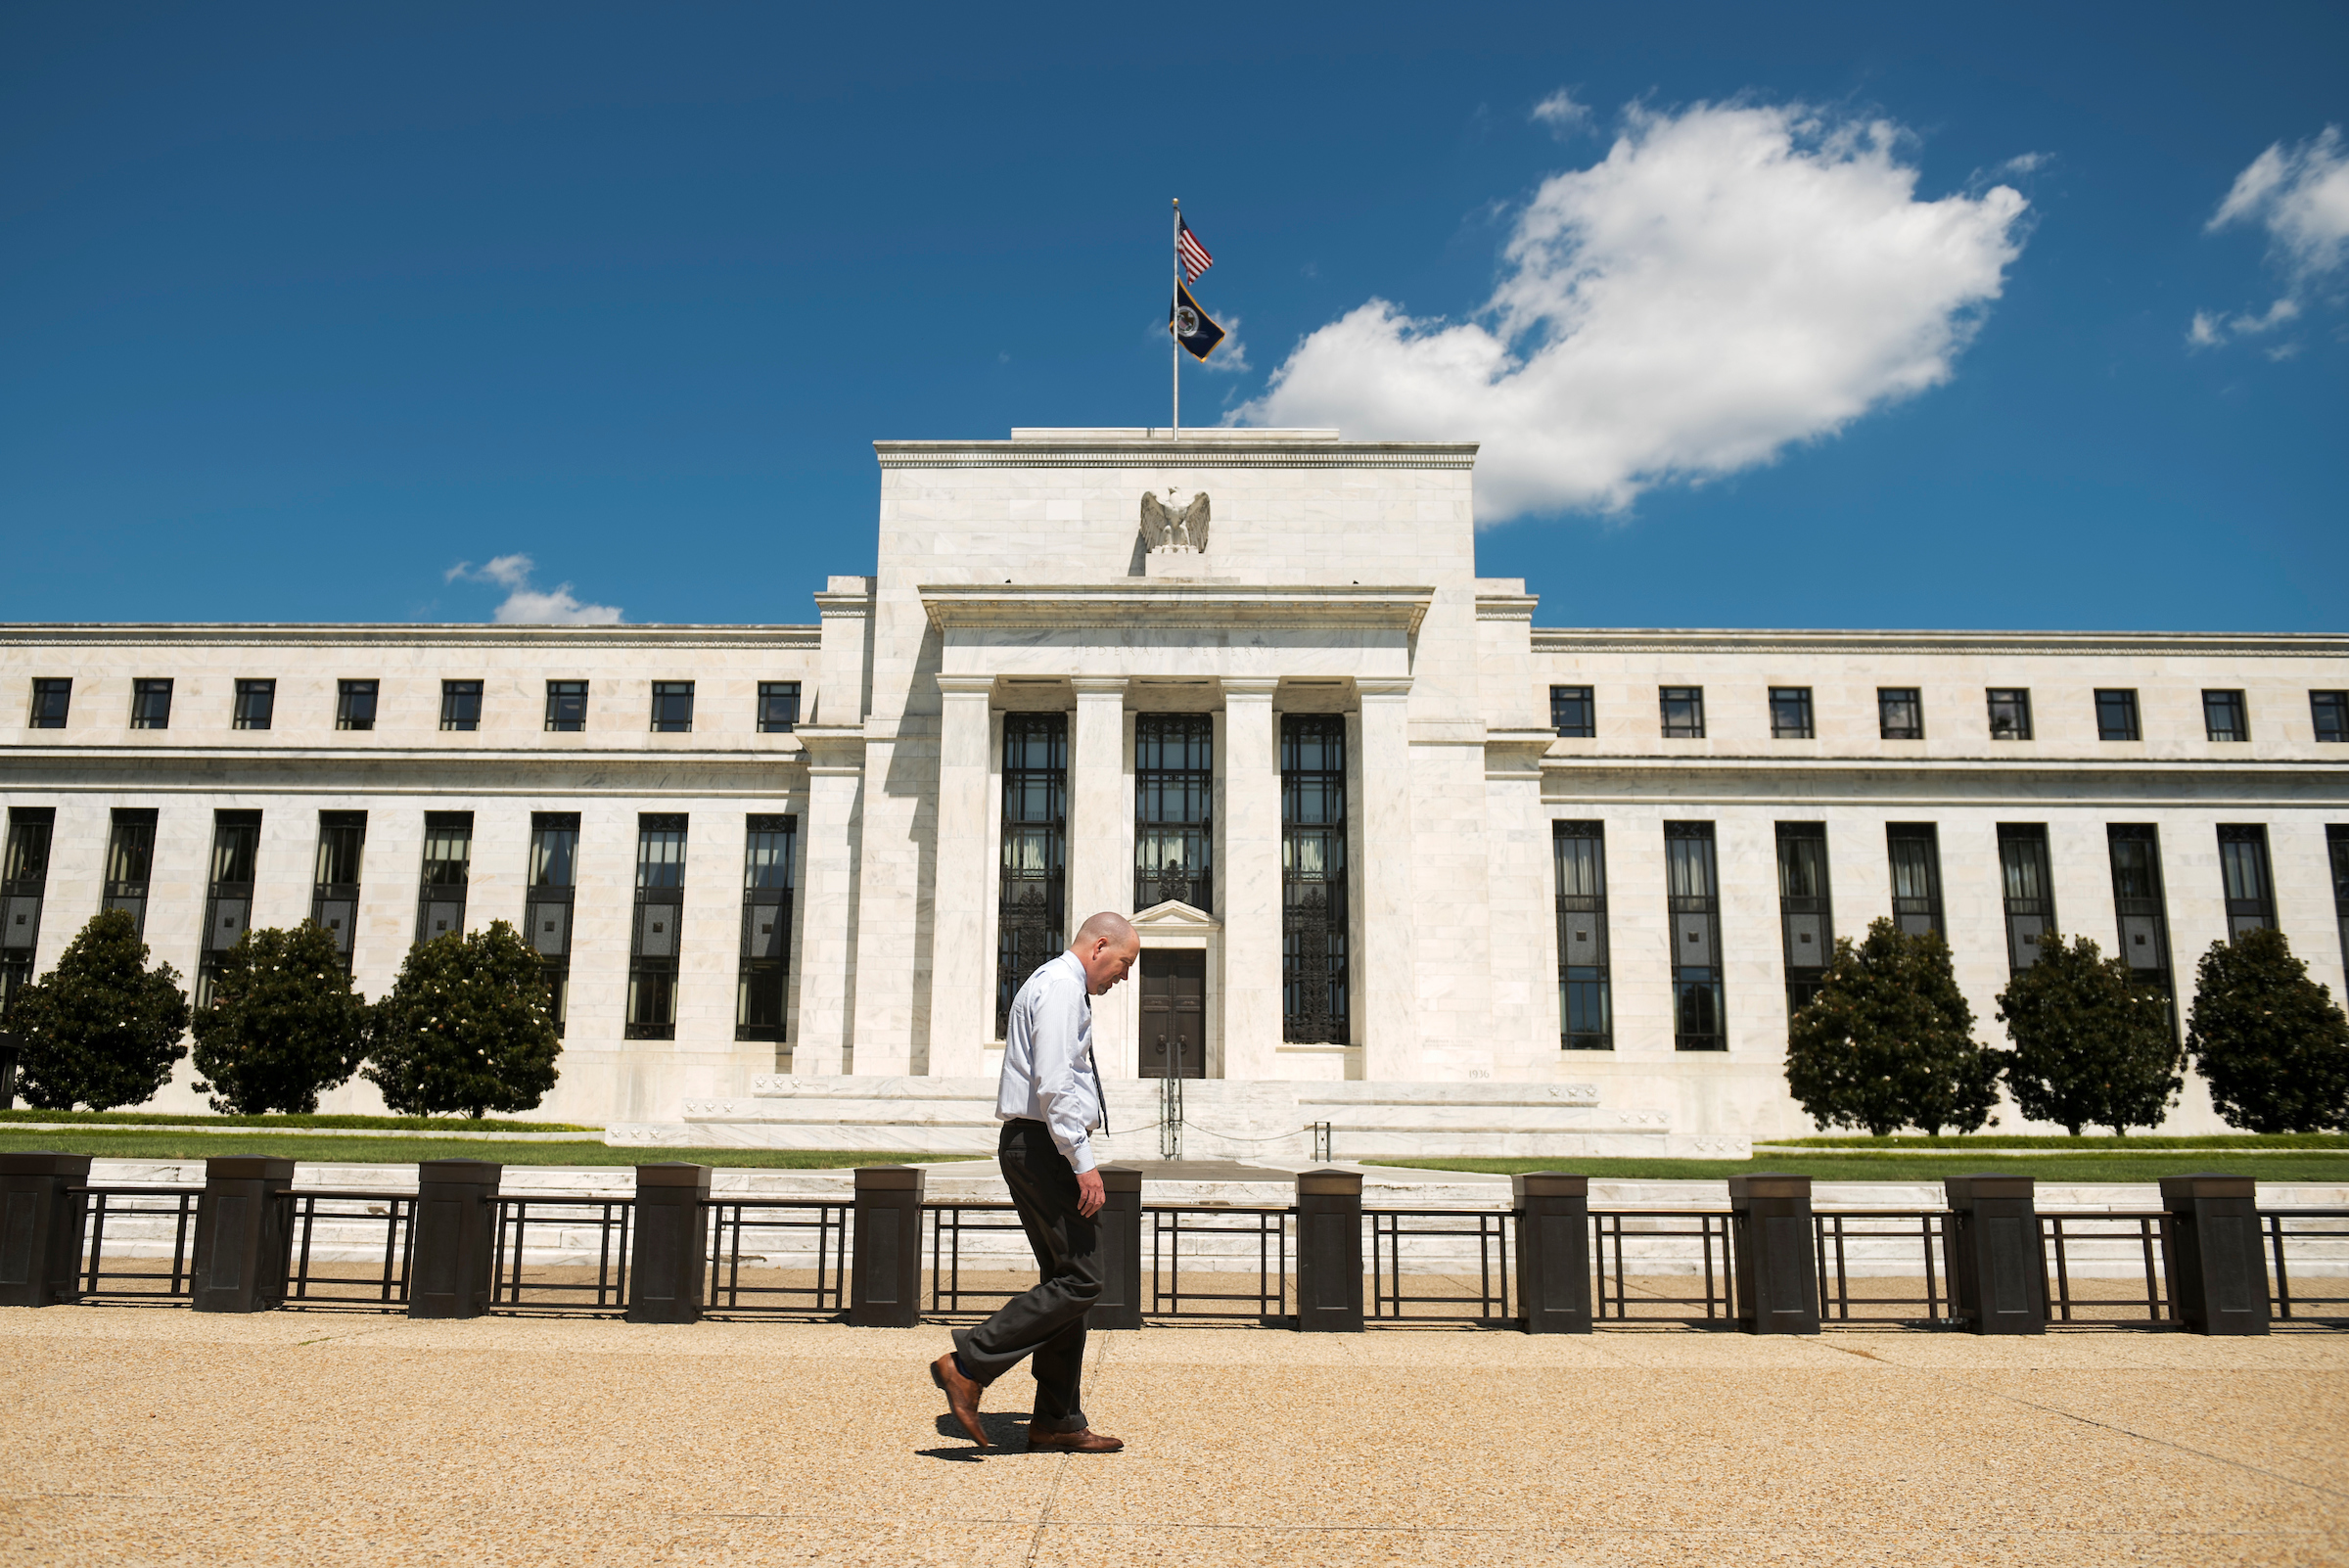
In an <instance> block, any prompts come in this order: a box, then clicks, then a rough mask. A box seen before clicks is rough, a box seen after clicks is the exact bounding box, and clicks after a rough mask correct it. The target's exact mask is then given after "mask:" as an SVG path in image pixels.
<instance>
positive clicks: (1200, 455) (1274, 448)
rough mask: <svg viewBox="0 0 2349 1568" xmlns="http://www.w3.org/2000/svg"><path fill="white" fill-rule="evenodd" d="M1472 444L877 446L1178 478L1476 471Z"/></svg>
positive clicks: (974, 464) (962, 460)
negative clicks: (1264, 472) (1239, 472)
mask: <svg viewBox="0 0 2349 1568" xmlns="http://www.w3.org/2000/svg"><path fill="white" fill-rule="evenodd" d="M1476 450H1477V443H1476V442H1474V441H1346V440H1339V439H1336V438H1332V437H1325V436H1320V435H1313V436H1295V437H1286V436H1284V437H1272V436H1250V435H1248V434H1246V433H1244V432H1239V431H1232V432H1221V431H1205V432H1201V433H1199V434H1197V435H1193V434H1190V433H1188V432H1185V433H1184V435H1183V437H1182V438H1181V439H1179V440H1176V439H1173V438H1170V437H1168V436H1163V435H1161V436H1145V435H1140V434H1137V433H1104V434H1101V435H1098V436H1094V435H1070V436H1055V437H1040V436H1039V437H1037V438H1034V439H1028V440H1011V441H875V442H873V452H874V454H875V455H876V456H877V457H878V458H879V459H880V462H881V466H882V467H883V468H884V469H893V468H1022V469H1036V468H1124V469H1151V470H1160V471H1164V472H1168V473H1179V472H1184V471H1189V470H1199V469H1220V468H1386V469H1396V468H1419V469H1428V468H1436V469H1471V468H1474V467H1475V466H1476Z"/></svg>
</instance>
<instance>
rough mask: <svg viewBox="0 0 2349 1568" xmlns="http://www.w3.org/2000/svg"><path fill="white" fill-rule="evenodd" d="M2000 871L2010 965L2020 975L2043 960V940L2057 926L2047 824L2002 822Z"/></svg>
mask: <svg viewBox="0 0 2349 1568" xmlns="http://www.w3.org/2000/svg"><path fill="white" fill-rule="evenodd" d="M1999 874H2000V876H2001V877H2002V878H2003V879H2004V886H2005V897H2006V966H2007V969H2008V971H2009V972H2010V973H2013V974H2018V975H2019V974H2021V973H2022V972H2023V971H2024V970H2026V969H2028V968H2030V967H2031V966H2032V965H2033V964H2035V963H2037V962H2039V941H2040V939H2041V938H2042V937H2044V936H2046V935H2047V934H2048V933H2049V932H2050V931H2052V930H2054V929H2055V882H2054V878H2053V877H2052V876H2051V875H2050V872H2049V867H2048V830H2047V827H2046V825H2045V824H2043V823H2037V822H2001V823H2000V824H1999Z"/></svg>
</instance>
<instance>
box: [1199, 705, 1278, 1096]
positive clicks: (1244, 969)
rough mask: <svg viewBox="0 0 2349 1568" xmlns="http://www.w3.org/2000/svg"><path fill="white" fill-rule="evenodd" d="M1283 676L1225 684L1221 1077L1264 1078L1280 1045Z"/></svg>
mask: <svg viewBox="0 0 2349 1568" xmlns="http://www.w3.org/2000/svg"><path fill="white" fill-rule="evenodd" d="M1279 684H1280V682H1279V681H1278V680H1275V679H1271V678H1260V677H1255V676H1227V677H1225V679H1224V681H1223V755H1222V757H1221V759H1220V760H1219V761H1220V763H1221V779H1220V780H1219V790H1218V794H1219V799H1218V801H1217V837H1218V838H1219V839H1220V840H1221V843H1220V844H1219V845H1218V846H1217V859H1216V901H1217V902H1218V903H1219V904H1220V905H1221V909H1220V910H1219V911H1218V913H1219V914H1221V917H1222V921H1223V973H1222V974H1221V975H1219V976H1212V977H1210V984H1211V985H1212V986H1215V987H1217V988H1218V989H1219V990H1220V992H1221V995H1220V998H1219V997H1218V996H1216V995H1211V996H1210V997H1209V998H1208V1005H1209V1006H1211V1007H1215V1006H1219V1005H1220V1006H1221V1009H1222V1013H1223V1076H1224V1077H1225V1078H1228V1079H1242V1080H1250V1079H1267V1078H1270V1077H1271V1076H1272V1063H1273V1055H1272V1053H1273V1051H1274V1050H1275V1048H1277V1047H1278V1046H1279V1044H1280V1016H1281V1015H1280V736H1279V733H1278V731H1277V729H1276V728H1275V727H1274V726H1275V720H1274V718H1273V715H1272V693H1273V690H1274V689H1275V688H1276V687H1278V686H1279Z"/></svg>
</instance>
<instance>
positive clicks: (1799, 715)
mask: <svg viewBox="0 0 2349 1568" xmlns="http://www.w3.org/2000/svg"><path fill="white" fill-rule="evenodd" d="M1770 736H1771V739H1773V740H1809V739H1811V738H1812V727H1811V688H1810V687H1808V686H1773V687H1771V688H1770Z"/></svg>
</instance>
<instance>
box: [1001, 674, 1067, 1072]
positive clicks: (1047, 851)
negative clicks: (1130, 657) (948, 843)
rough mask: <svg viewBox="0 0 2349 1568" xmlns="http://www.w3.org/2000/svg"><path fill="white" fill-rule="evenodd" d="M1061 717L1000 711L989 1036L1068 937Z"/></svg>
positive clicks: (1063, 717) (1063, 724)
mask: <svg viewBox="0 0 2349 1568" xmlns="http://www.w3.org/2000/svg"><path fill="white" fill-rule="evenodd" d="M1068 860H1069V715H1066V714H1005V715H1003V864H1002V873H1001V877H1000V879H999V881H998V882H997V885H996V893H995V1038H997V1039H1001V1038H1003V1030H1004V1025H1005V1024H1006V1022H1007V1021H1008V1020H1009V1019H1010V1017H1011V1002H1012V998H1013V997H1015V996H1017V995H1018V994H1019V993H1020V987H1021V986H1023V985H1025V984H1026V983H1027V980H1028V977H1029V976H1030V975H1032V974H1034V973H1035V972H1036V967H1037V966H1038V965H1040V964H1042V963H1044V962H1046V961H1047V960H1049V959H1051V958H1052V957H1054V956H1056V955H1057V954H1058V953H1059V952H1060V950H1061V949H1062V947H1064V946H1065V945H1067V942H1068V920H1067V913H1066V909H1065V907H1064V905H1065V900H1066V899H1067V894H1068V868H1069V867H1068Z"/></svg>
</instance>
